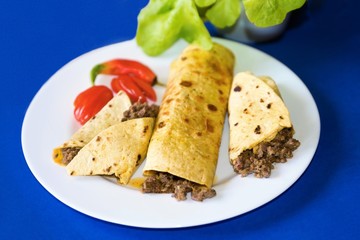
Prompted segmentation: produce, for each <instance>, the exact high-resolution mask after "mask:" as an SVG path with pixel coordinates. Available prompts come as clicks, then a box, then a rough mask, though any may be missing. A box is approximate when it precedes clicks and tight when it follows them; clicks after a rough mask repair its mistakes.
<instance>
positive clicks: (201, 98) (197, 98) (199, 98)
mask: <svg viewBox="0 0 360 240" xmlns="http://www.w3.org/2000/svg"><path fill="white" fill-rule="evenodd" d="M196 100H197V101H199V102H201V101H203V100H204V97H203V96H200V95H198V96H196Z"/></svg>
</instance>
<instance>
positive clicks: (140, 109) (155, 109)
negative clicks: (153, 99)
mask: <svg viewBox="0 0 360 240" xmlns="http://www.w3.org/2000/svg"><path fill="white" fill-rule="evenodd" d="M158 113H159V106H157V105H155V104H152V105H149V104H148V103H147V102H145V103H141V102H136V103H134V104H133V105H131V106H130V108H129V109H128V110H126V111H125V112H124V117H123V118H122V119H121V121H122V122H125V121H127V120H130V119H136V118H144V117H152V118H156V117H157V115H158Z"/></svg>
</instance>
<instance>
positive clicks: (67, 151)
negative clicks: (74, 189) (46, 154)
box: [61, 147, 81, 165]
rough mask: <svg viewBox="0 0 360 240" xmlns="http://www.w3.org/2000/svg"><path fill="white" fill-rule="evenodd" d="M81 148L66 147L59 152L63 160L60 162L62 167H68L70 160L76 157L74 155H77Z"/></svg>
mask: <svg viewBox="0 0 360 240" xmlns="http://www.w3.org/2000/svg"><path fill="white" fill-rule="evenodd" d="M80 149H81V148H79V147H68V148H63V149H62V150H61V151H62V152H61V153H62V155H63V158H62V162H63V164H64V165H68V164H69V163H70V162H71V160H72V159H73V158H74V157H75V156H76V154H78V152H79V151H80Z"/></svg>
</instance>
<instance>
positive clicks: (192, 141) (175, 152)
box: [143, 44, 234, 188]
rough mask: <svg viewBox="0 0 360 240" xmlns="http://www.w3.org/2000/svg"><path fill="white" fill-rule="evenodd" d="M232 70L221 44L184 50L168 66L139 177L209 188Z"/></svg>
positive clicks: (231, 60) (230, 55)
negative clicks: (155, 176) (171, 178)
mask: <svg viewBox="0 0 360 240" xmlns="http://www.w3.org/2000/svg"><path fill="white" fill-rule="evenodd" d="M233 67H234V55H233V53H232V52H231V51H230V50H228V49H227V48H225V47H223V46H221V45H220V44H214V47H213V48H212V50H210V51H206V50H203V49H201V48H200V47H198V46H196V45H189V46H188V47H187V48H185V50H184V51H183V52H182V54H181V55H180V56H179V57H178V58H177V59H176V60H175V61H174V62H173V63H172V65H171V67H170V75H169V80H168V83H167V87H166V91H165V94H164V97H163V99H162V103H161V105H160V112H159V115H158V118H157V121H156V124H155V129H154V133H153V136H152V138H151V141H150V145H149V149H148V154H147V160H146V162H145V166H144V172H143V173H144V175H145V176H151V175H152V174H154V173H158V172H163V173H169V174H171V175H174V176H177V177H180V178H182V179H185V180H188V181H191V182H194V183H197V184H200V185H204V186H206V187H208V188H211V186H212V184H213V180H214V175H215V170H216V165H217V160H218V154H219V147H220V143H221V135H222V130H223V125H224V118H225V113H226V108H227V100H228V96H229V91H230V86H231V81H232V76H233Z"/></svg>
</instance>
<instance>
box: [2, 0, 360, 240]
mask: <svg viewBox="0 0 360 240" xmlns="http://www.w3.org/2000/svg"><path fill="white" fill-rule="evenodd" d="M146 3H147V1H145V0H141V1H136V0H127V1H126V0H107V1H100V0H92V1H85V0H72V1H70V0H61V1H55V0H46V1H45V0H33V1H20V0H13V1H4V0H2V1H1V2H0V11H1V14H0V61H1V62H0V63H1V64H0V66H1V74H0V81H1V85H2V86H1V87H0V89H1V94H0V98H1V99H0V102H1V124H0V128H1V131H0V133H1V135H2V137H1V138H0V141H1V142H0V147H1V152H2V153H5V157H4V155H3V154H2V157H1V163H0V169H1V174H0V210H1V211H0V239H100V238H101V239H155V238H156V239H178V238H188V239H192V238H194V239H195V238H196V239H199V238H200V239H201V238H207V239H223V238H226V239H265V238H266V239H326V238H329V239H356V238H358V237H359V236H360V230H359V229H360V226H359V225H360V224H359V218H360V210H359V197H360V191H359V182H360V177H359V176H360V173H359V172H360V150H359V149H360V148H359V140H360V139H359V134H360V131H359V130H360V128H359V126H360V124H359V120H360V119H359V118H360V117H359V116H360V110H359V100H360V99H359V94H360V91H359V88H360V79H359V78H360V77H359V76H360V70H359V69H360V60H359V59H360V47H359V44H360V17H359V15H360V12H359V9H360V8H359V7H360V4H359V2H358V1H355V0H353V1H351V0H341V1H339V0H328V1H325V0H312V1H311V0H309V1H308V4H307V5H306V6H305V7H303V8H302V9H300V10H298V11H296V12H294V14H293V15H292V18H291V22H290V25H289V27H288V30H287V31H286V33H285V34H284V35H283V36H282V37H281V38H280V39H278V40H276V41H273V42H269V43H262V44H251V45H252V46H253V47H255V48H258V49H260V50H262V51H264V52H266V53H268V54H270V55H272V56H273V57H275V58H277V59H278V60H280V61H281V62H283V63H284V64H285V65H287V66H288V67H289V68H290V69H292V70H293V71H294V72H295V73H296V74H297V75H298V76H299V77H300V78H301V79H302V80H303V81H304V83H305V84H306V85H307V87H308V88H309V90H310V91H311V93H312V94H313V96H314V98H315V101H316V103H317V105H318V108H319V111H320V117H321V124H322V126H321V127H322V129H321V138H320V142H319V147H318V149H317V152H316V154H315V156H314V159H313V161H312V163H311V164H310V166H309V168H308V169H307V171H306V172H305V173H304V174H303V176H302V177H301V178H300V179H299V180H298V181H297V182H296V183H295V184H294V185H293V186H292V187H291V188H290V189H289V190H287V191H286V192H285V193H284V194H282V195H281V196H279V197H278V198H276V199H275V200H273V201H271V202H270V203H268V204H266V205H264V206H262V207H260V208H258V209H256V210H254V211H251V212H249V213H247V214H244V215H242V216H238V217H235V218H232V219H229V220H225V221H222V222H219V223H214V224H209V225H205V226H199V227H192V228H185V229H167V230H153V229H141V228H134V227H126V226H121V225H116V224H112V223H107V222H104V221H101V220H97V219H94V218H91V217H89V216H86V215H84V214H82V213H79V212H77V211H75V210H73V209H71V208H69V207H67V206H65V205H64V204H62V203H61V202H60V201H58V200H57V199H56V198H54V197H53V196H52V195H51V194H49V193H48V192H47V191H46V190H45V189H44V188H43V187H42V186H41V185H40V184H39V183H38V181H37V180H36V179H35V177H34V176H33V175H32V173H31V171H30V170H29V168H28V166H27V164H26V161H25V159H24V156H23V153H22V148H21V138H20V136H21V126H22V121H23V118H24V115H25V112H26V110H27V107H28V106H29V104H30V101H31V100H32V98H33V97H34V95H35V94H36V92H37V91H38V90H39V89H40V87H41V86H42V85H43V84H44V83H45V82H46V81H47V79H48V78H49V77H50V76H51V75H52V74H54V73H55V72H56V71H57V70H58V69H59V68H60V67H62V66H63V65H64V64H66V63H67V62H69V61H70V60H72V59H74V58H76V57H78V56H79V55H81V54H83V53H86V52H88V51H90V50H93V49H95V48H98V47H102V46H105V45H108V44H111V43H116V42H120V41H123V40H128V39H131V38H133V37H134V36H135V31H136V26H137V21H136V17H137V14H138V12H139V11H140V9H141V8H142V7H144V6H145V5H146ZM214 34H215V33H214ZM139 214H141V213H139ZM174 217H175V216H174ZM189 217H191V216H189Z"/></svg>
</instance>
